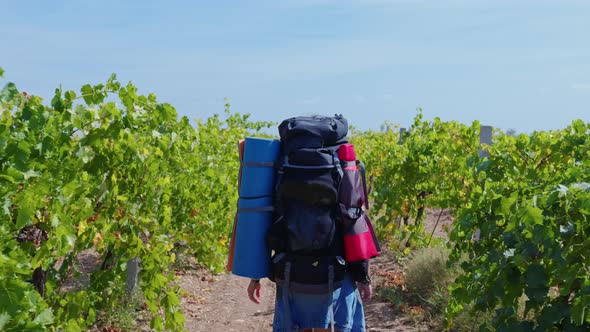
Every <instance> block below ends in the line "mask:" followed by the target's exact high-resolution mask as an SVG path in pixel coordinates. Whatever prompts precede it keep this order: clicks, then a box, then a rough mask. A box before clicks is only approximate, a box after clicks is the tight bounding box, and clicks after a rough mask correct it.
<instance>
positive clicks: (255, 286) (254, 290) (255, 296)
mask: <svg viewBox="0 0 590 332" xmlns="http://www.w3.org/2000/svg"><path fill="white" fill-rule="evenodd" d="M248 297H249V298H250V300H251V301H252V302H254V303H256V304H260V280H259V279H250V283H249V284H248Z"/></svg>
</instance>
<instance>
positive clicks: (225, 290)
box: [179, 259, 428, 332]
mask: <svg viewBox="0 0 590 332" xmlns="http://www.w3.org/2000/svg"><path fill="white" fill-rule="evenodd" d="M386 266H387V262H384V260H383V259H381V260H379V259H378V260H376V261H375V262H374V264H373V269H374V271H385V269H386ZM261 283H262V292H261V297H262V300H261V303H260V304H259V305H257V304H255V303H252V302H251V301H250V300H249V299H248V296H247V294H246V287H247V285H248V279H246V278H241V277H237V276H234V275H231V274H221V275H218V276H211V275H208V274H207V272H205V271H201V272H200V273H196V274H193V275H184V276H181V277H180V280H179V284H180V286H181V287H182V288H183V289H184V290H185V291H186V292H187V293H186V294H185V296H184V298H183V300H182V307H183V309H184V312H185V316H186V319H187V322H186V325H185V326H186V328H187V330H188V331H191V332H221V331H240V332H241V331H251V332H259V331H260V332H262V331H271V330H272V319H273V315H274V298H275V290H274V284H273V283H272V282H270V281H269V280H267V279H264V280H262V281H261ZM365 315H366V321H367V331H372V332H385V331H401V332H404V331H427V330H428V329H427V328H425V327H423V328H421V327H415V323H414V322H413V321H412V319H411V317H408V316H407V315H400V314H399V311H396V310H395V308H394V307H393V305H392V304H391V303H388V302H385V301H383V300H380V299H378V298H375V299H373V300H371V301H369V302H368V303H365Z"/></svg>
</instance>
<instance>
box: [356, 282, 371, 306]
mask: <svg viewBox="0 0 590 332" xmlns="http://www.w3.org/2000/svg"><path fill="white" fill-rule="evenodd" d="M357 288H358V290H359V293H360V295H361V300H363V301H369V300H371V297H372V296H373V288H372V287H371V284H370V283H363V282H359V283H357Z"/></svg>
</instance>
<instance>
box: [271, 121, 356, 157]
mask: <svg viewBox="0 0 590 332" xmlns="http://www.w3.org/2000/svg"><path fill="white" fill-rule="evenodd" d="M347 134H348V121H346V119H345V118H344V117H343V116H342V115H338V114H336V115H335V116H321V115H313V116H298V117H293V118H289V119H286V120H284V121H283V122H281V124H280V125H279V136H280V137H281V142H282V145H283V151H284V152H286V153H288V152H290V151H292V150H297V149H300V148H322V147H328V146H334V145H340V144H344V143H348V141H347V140H346V135H347Z"/></svg>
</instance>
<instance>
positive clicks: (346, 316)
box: [272, 274, 365, 332]
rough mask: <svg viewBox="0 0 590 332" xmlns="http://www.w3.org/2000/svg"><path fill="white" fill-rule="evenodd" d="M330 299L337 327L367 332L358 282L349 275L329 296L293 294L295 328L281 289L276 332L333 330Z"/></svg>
mask: <svg viewBox="0 0 590 332" xmlns="http://www.w3.org/2000/svg"><path fill="white" fill-rule="evenodd" d="M330 300H332V303H333V305H334V328H335V329H336V330H338V331H342V332H365V313H364V311H363V303H362V302H361V299H360V295H359V292H358V290H357V289H356V284H355V282H354V281H353V280H352V279H351V277H350V275H348V274H346V276H345V278H344V282H343V284H342V287H341V288H339V289H337V290H335V291H334V292H333V293H332V296H331V297H330V295H329V294H324V295H315V294H303V293H294V292H290V293H289V307H290V309H291V310H290V311H291V328H288V327H287V326H286V324H287V322H286V320H287V318H286V317H285V304H284V303H283V289H282V288H281V287H277V297H276V300H275V316H274V320H273V324H272V326H273V329H272V330H273V332H293V331H297V330H300V329H306V328H324V329H325V328H330V310H329V304H330Z"/></svg>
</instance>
